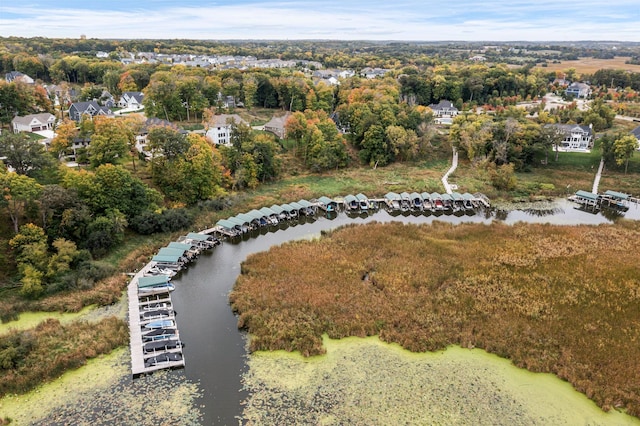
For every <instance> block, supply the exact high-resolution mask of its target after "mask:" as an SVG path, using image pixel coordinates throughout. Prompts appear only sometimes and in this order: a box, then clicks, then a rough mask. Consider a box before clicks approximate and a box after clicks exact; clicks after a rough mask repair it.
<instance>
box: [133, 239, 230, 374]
mask: <svg viewBox="0 0 640 426" xmlns="http://www.w3.org/2000/svg"><path fill="white" fill-rule="evenodd" d="M217 244H220V241H219V240H217V239H216V238H215V237H213V236H211V235H206V234H203V233H195V232H190V233H189V234H187V235H186V236H183V237H181V238H180V241H174V242H170V243H169V244H168V246H167V247H164V248H162V249H160V250H159V252H158V254H157V255H155V256H154V257H153V258H152V260H151V262H149V263H148V264H146V265H145V266H144V267H143V268H142V269H141V270H140V271H138V272H137V273H136V274H135V275H134V276H133V278H132V279H131V281H130V282H129V285H128V287H127V296H128V301H129V345H130V347H131V373H132V375H133V377H138V376H140V375H142V374H146V373H151V372H153V371H156V370H161V369H166V368H181V367H184V364H185V361H184V356H183V354H182V342H180V341H179V338H180V335H179V333H178V329H177V327H176V322H175V312H174V310H173V302H172V301H171V295H170V293H169V291H168V290H167V289H166V288H165V287H164V286H168V285H170V282H169V281H170V277H168V276H166V275H149V272H150V271H151V270H152V269H153V268H155V267H158V266H159V267H163V268H171V269H176V270H177V269H180V267H181V266H182V263H181V258H182V257H183V256H184V254H185V253H189V252H193V253H198V252H199V251H200V250H203V249H207V248H213V247H215V246H216V245H217ZM155 287H158V291H153V289H154V288H155ZM149 289H151V290H152V291H147V290H149ZM141 290H142V293H141ZM164 324H167V325H166V326H165V325H164ZM152 326H153V327H159V328H150V327H152ZM167 327H168V328H167ZM164 340H166V341H171V340H173V341H175V340H177V341H178V342H180V343H179V344H173V343H171V344H165V343H154V344H151V345H150V343H151V342H162V341H164ZM152 357H159V358H158V360H154V361H153V362H150V361H149V360H150V359H151V358H152Z"/></svg>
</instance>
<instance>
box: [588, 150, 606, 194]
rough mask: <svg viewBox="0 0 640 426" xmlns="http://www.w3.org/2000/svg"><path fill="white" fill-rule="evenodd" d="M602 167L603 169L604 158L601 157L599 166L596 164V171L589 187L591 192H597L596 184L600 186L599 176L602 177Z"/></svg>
mask: <svg viewBox="0 0 640 426" xmlns="http://www.w3.org/2000/svg"><path fill="white" fill-rule="evenodd" d="M603 169H604V158H601V159H600V166H598V172H597V173H596V177H595V178H594V179H593V189H591V192H592V193H594V194H597V193H598V186H600V178H601V177H602V170H603Z"/></svg>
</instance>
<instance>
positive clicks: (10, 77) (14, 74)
mask: <svg viewBox="0 0 640 426" xmlns="http://www.w3.org/2000/svg"><path fill="white" fill-rule="evenodd" d="M4 79H5V80H7V83H13V82H16V83H17V82H22V83H26V84H33V83H35V80H34V79H32V78H31V77H29V76H28V75H26V74H23V73H21V72H20V71H11V72H8V73H6V74H5V75H4Z"/></svg>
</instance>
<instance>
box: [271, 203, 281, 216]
mask: <svg viewBox="0 0 640 426" xmlns="http://www.w3.org/2000/svg"><path fill="white" fill-rule="evenodd" d="M269 208H270V209H271V210H273V211H274V212H276V214H280V213H282V212H284V209H283V208H282V207H280V206H279V205H277V204H274V205H272V206H271V207H269Z"/></svg>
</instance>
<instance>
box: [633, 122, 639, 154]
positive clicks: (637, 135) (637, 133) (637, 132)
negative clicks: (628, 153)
mask: <svg viewBox="0 0 640 426" xmlns="http://www.w3.org/2000/svg"><path fill="white" fill-rule="evenodd" d="M631 134H632V135H633V136H635V137H636V139H638V150H639V151H640V126H638V127H636V128H635V129H633V130H632V131H631Z"/></svg>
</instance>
